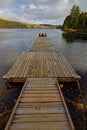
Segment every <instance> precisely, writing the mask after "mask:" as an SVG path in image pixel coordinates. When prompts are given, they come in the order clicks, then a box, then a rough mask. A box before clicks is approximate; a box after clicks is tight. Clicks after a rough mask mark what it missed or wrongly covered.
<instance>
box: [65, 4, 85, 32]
mask: <svg viewBox="0 0 87 130" xmlns="http://www.w3.org/2000/svg"><path fill="white" fill-rule="evenodd" d="M63 30H70V31H87V12H85V13H80V8H79V7H78V6H75V5H74V6H73V7H72V9H71V12H70V15H69V16H67V17H66V19H65V21H64V23H63Z"/></svg>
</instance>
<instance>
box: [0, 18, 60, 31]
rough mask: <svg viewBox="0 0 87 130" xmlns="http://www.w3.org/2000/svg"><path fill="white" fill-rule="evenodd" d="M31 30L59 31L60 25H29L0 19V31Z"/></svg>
mask: <svg viewBox="0 0 87 130" xmlns="http://www.w3.org/2000/svg"><path fill="white" fill-rule="evenodd" d="M6 28H7V29H8V28H10V29H11V28H13V29H19V28H25V29H31V28H34V29H35V28H42V29H60V28H61V25H50V24H31V23H24V22H18V21H12V20H9V19H5V18H0V29H6Z"/></svg>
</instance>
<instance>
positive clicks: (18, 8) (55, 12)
mask: <svg viewBox="0 0 87 130" xmlns="http://www.w3.org/2000/svg"><path fill="white" fill-rule="evenodd" d="M74 4H75V5H78V6H79V7H80V9H81V11H83V12H87V0H0V17H2V18H8V19H12V20H17V21H23V22H29V23H45V24H57V25H58V24H62V23H63V21H64V19H65V17H66V16H67V15H68V14H69V13H70V10H71V8H72V6H73V5H74Z"/></svg>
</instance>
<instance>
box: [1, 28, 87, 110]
mask: <svg viewBox="0 0 87 130" xmlns="http://www.w3.org/2000/svg"><path fill="white" fill-rule="evenodd" d="M40 32H43V33H45V32H46V33H47V34H48V37H49V39H50V41H51V43H52V45H53V46H54V48H55V50H56V51H59V52H61V53H63V54H64V56H65V57H66V58H67V59H68V61H69V62H70V64H71V65H72V67H73V68H74V69H75V70H76V72H77V73H78V74H80V75H81V76H82V79H81V89H82V93H83V95H84V98H85V101H86V102H87V34H81V33H64V32H62V31H61V30H57V29H44V30H43V29H0V112H3V111H6V109H8V108H7V106H5V104H6V103H7V105H8V104H10V102H13V104H12V103H11V105H12V106H13V105H14V103H15V101H14V99H16V98H17V96H18V94H16V92H17V91H18V93H19V91H20V90H15V89H14V90H7V89H6V86H5V82H4V81H3V79H2V76H3V75H4V74H5V73H6V72H7V71H8V70H9V68H10V67H11V66H12V65H13V63H14V62H15V61H16V59H17V58H18V56H19V55H20V54H21V53H22V52H23V51H26V50H27V49H28V48H29V47H30V46H31V44H32V42H33V41H34V40H35V38H36V37H37V36H38V34H39V33H40ZM14 93H15V94H14ZM10 107H11V106H10Z"/></svg>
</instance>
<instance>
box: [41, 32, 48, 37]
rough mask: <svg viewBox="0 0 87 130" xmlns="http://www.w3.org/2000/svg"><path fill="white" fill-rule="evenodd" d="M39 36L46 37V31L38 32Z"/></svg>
mask: <svg viewBox="0 0 87 130" xmlns="http://www.w3.org/2000/svg"><path fill="white" fill-rule="evenodd" d="M39 37H47V34H46V33H39Z"/></svg>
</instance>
